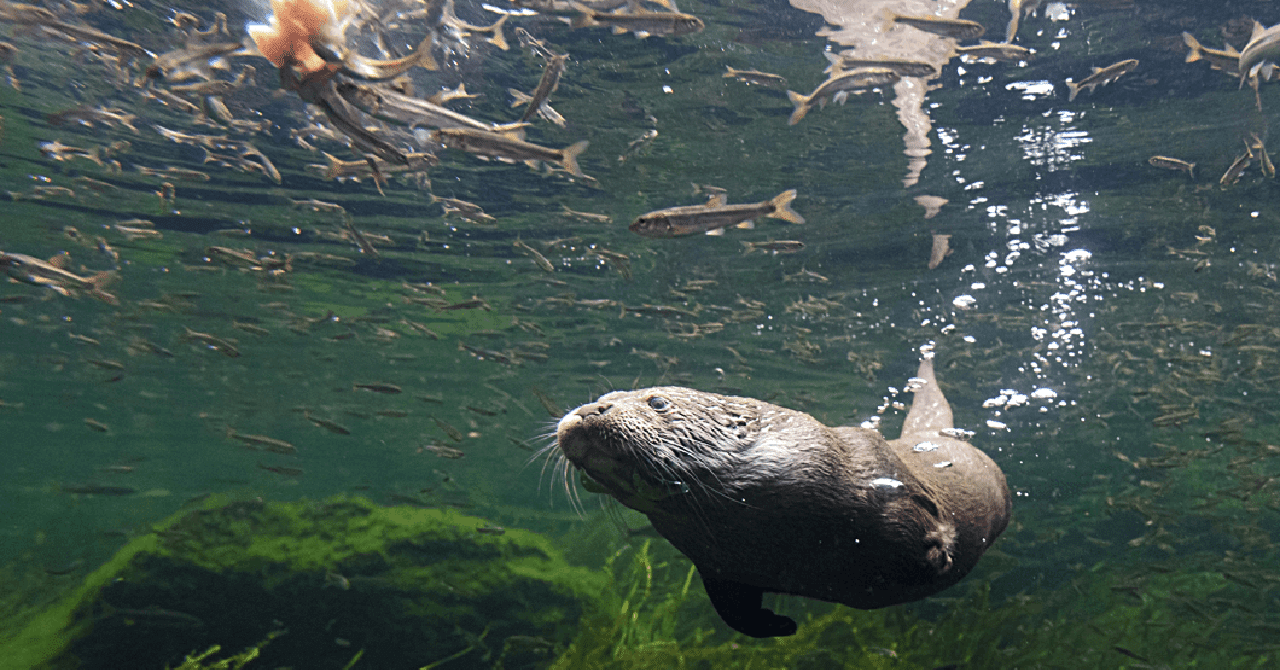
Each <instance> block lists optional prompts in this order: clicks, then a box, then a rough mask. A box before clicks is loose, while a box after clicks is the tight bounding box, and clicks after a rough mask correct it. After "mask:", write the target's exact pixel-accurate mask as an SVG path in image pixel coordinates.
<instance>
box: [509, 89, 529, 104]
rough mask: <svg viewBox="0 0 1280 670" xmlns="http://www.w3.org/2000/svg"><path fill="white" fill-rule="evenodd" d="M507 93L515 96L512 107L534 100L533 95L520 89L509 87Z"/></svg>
mask: <svg viewBox="0 0 1280 670" xmlns="http://www.w3.org/2000/svg"><path fill="white" fill-rule="evenodd" d="M507 93H510V94H511V97H512V98H514V100H512V101H511V106H512V107H519V106H520V105H523V104H525V103H527V102H529V101H530V100H533V96H532V95H529V94H528V93H525V92H524V91H521V90H520V89H516V88H509V89H507Z"/></svg>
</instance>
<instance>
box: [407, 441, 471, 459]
mask: <svg viewBox="0 0 1280 670" xmlns="http://www.w3.org/2000/svg"><path fill="white" fill-rule="evenodd" d="M418 451H419V452H423V451H429V452H431V453H433V454H435V455H436V456H439V457H440V458H452V459H458V458H462V457H463V456H466V454H465V453H463V452H462V450H460V449H454V448H453V447H445V446H442V445H438V444H424V445H422V446H421V447H419V448H418Z"/></svg>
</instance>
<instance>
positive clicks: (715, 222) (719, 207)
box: [597, 189, 804, 253]
mask: <svg viewBox="0 0 1280 670" xmlns="http://www.w3.org/2000/svg"><path fill="white" fill-rule="evenodd" d="M795 197H796V190H795V189H790V190H788V191H783V192H782V193H779V194H778V195H777V196H775V197H774V198H772V199H770V200H762V201H760V202H757V203H755V204H750V205H727V204H725V196H724V195H723V194H716V195H715V196H712V198H711V200H710V201H708V203H707V204H705V205H692V206H686V207H671V208H668V209H660V210H657V211H653V212H649V213H647V214H643V215H641V216H640V217H638V218H637V219H636V220H635V221H634V222H632V224H631V226H630V227H629V229H630V230H631V232H633V233H636V234H637V235H641V236H644V237H676V236H680V235H693V234H695V233H709V234H714V233H713V231H717V230H723V229H724V228H725V227H726V226H734V225H738V224H741V223H743V222H747V221H752V220H754V219H756V218H759V217H761V216H770V217H773V218H775V219H782V220H783V221H789V222H791V223H804V218H803V217H801V216H800V215H799V214H797V213H795V212H794V211H792V210H791V201H792V200H795ZM597 253H599V252H597Z"/></svg>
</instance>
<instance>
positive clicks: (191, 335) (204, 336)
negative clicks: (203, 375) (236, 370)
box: [183, 326, 240, 358]
mask: <svg viewBox="0 0 1280 670" xmlns="http://www.w3.org/2000/svg"><path fill="white" fill-rule="evenodd" d="M183 330H184V331H185V332H184V333H183V336H184V337H185V338H186V339H187V340H188V341H197V342H203V343H204V345H205V346H207V347H209V348H210V349H213V350H214V351H217V352H218V353H220V354H222V355H223V356H226V357H227V358H239V357H240V350H239V349H237V348H236V347H235V345H234V344H232V343H231V342H228V341H227V340H224V339H222V338H221V337H217V336H216V335H210V334H208V333H199V332H196V331H194V330H191V329H190V328H187V327H185V326H184V327H183Z"/></svg>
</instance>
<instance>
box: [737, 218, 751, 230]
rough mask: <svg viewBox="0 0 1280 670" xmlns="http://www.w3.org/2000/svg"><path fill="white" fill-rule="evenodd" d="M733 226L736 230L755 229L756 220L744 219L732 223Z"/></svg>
mask: <svg viewBox="0 0 1280 670" xmlns="http://www.w3.org/2000/svg"><path fill="white" fill-rule="evenodd" d="M733 227H734V228H737V229H738V230H755V229H756V222H755V221H754V220H752V219H747V220H746V221H743V222H741V223H737V224H734V226H733Z"/></svg>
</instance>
